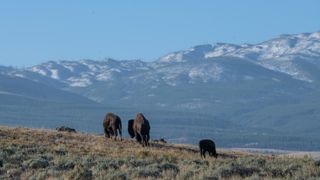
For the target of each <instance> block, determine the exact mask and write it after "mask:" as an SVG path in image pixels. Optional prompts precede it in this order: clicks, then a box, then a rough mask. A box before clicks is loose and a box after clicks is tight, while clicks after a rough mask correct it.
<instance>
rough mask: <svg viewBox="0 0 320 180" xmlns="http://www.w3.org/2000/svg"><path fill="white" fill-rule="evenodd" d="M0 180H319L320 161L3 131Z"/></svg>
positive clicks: (38, 131) (0, 133)
mask: <svg viewBox="0 0 320 180" xmlns="http://www.w3.org/2000/svg"><path fill="white" fill-rule="evenodd" d="M0 139H1V140H0V178H1V179H6V178H22V179H26V178H36V179H48V178H61V177H62V178H67V179H154V178H159V179H208V178H209V179H219V178H227V179H230V178H233V179H234V178H236V179H238V178H251V177H252V178H267V179H270V178H283V179H292V178H298V179H310V178H312V177H314V178H319V177H320V168H319V162H315V161H313V160H312V159H310V158H307V157H304V158H289V157H276V156H268V155H257V154H249V153H243V152H240V151H226V150H221V149H218V154H219V157H218V158H217V159H214V158H207V159H201V158H200V155H199V153H198V150H197V149H195V148H193V147H191V146H188V145H174V144H161V143H155V142H152V143H151V146H150V147H147V148H143V147H141V146H140V145H139V144H137V143H136V142H134V141H132V140H129V139H124V140H123V141H114V140H110V139H109V140H106V139H105V138H104V137H103V136H102V135H92V134H83V133H76V134H73V133H65V132H56V131H54V130H49V129H27V128H8V127H0Z"/></svg>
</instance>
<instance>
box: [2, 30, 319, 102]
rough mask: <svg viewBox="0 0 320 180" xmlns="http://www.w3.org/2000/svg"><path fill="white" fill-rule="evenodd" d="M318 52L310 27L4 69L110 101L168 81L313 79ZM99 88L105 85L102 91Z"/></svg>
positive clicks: (154, 93)
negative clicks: (151, 52) (138, 56)
mask: <svg viewBox="0 0 320 180" xmlns="http://www.w3.org/2000/svg"><path fill="white" fill-rule="evenodd" d="M319 58H320V32H315V33H304V34H295V35H281V36H280V37H278V38H275V39H271V40H269V41H265V42H262V43H259V44H255V45H249V44H243V45H232V44H225V43H217V44H215V45H199V46H195V47H193V48H190V49H187V50H182V51H177V52H173V53H169V54H167V55H165V56H163V57H160V58H159V59H157V60H155V61H153V62H144V61H141V60H122V61H118V60H114V59H106V60H102V61H94V60H80V61H49V62H46V63H43V64H40V65H36V66H33V67H29V68H26V69H14V70H10V71H9V73H8V74H10V75H11V76H18V77H24V78H27V79H31V80H34V81H39V82H42V83H45V84H48V85H53V86H54V87H57V88H61V89H64V90H67V91H71V92H76V93H79V94H80V95H84V96H86V97H89V98H90V99H93V100H96V101H99V102H104V101H110V97H111V99H112V98H116V97H117V98H120V99H125V100H129V99H134V97H135V96H136V94H137V93H138V92H140V93H142V92H143V93H146V94H143V93H142V94H143V95H145V96H147V97H149V98H151V97H152V98H154V97H161V96H162V95H161V93H160V94H159V91H160V90H161V89H163V88H170V87H172V88H174V87H177V88H178V87H186V86H190V87H191V88H192V87H197V86H200V85H201V86H208V87H210V86H214V85H215V84H217V83H232V82H246V83H248V82H250V83H251V84H254V83H256V82H259V81H265V82H270V83H274V82H277V83H284V82H295V83H293V84H300V83H313V82H319V81H320V60H319ZM3 72H5V71H3ZM105 89H108V90H109V91H108V92H105V93H103V92H104V91H105ZM110 92H113V94H112V93H111V94H109V93H110ZM106 94H107V95H106ZM114 94H118V95H119V96H115V95H114ZM142 94H141V95H142ZM192 96H193V95H192ZM127 103H129V102H127ZM130 103H131V102H130ZM160 104H161V106H163V105H164V104H166V103H160ZM177 106H179V105H177Z"/></svg>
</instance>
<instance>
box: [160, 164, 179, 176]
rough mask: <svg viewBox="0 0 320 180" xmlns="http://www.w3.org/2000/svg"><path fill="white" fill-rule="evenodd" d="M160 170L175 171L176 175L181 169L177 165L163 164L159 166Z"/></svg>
mask: <svg viewBox="0 0 320 180" xmlns="http://www.w3.org/2000/svg"><path fill="white" fill-rule="evenodd" d="M159 169H160V170H161V171H173V172H175V173H176V174H177V173H179V171H180V170H179V167H178V166H177V165H176V164H172V163H163V164H161V165H160V166H159Z"/></svg>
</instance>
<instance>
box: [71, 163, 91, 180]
mask: <svg viewBox="0 0 320 180" xmlns="http://www.w3.org/2000/svg"><path fill="white" fill-rule="evenodd" d="M70 179H77V180H89V179H92V171H91V170H90V169H88V168H86V167H84V166H83V165H81V164H80V165H77V166H76V167H75V168H74V169H73V170H72V172H71V175H70Z"/></svg>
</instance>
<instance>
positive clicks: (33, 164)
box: [25, 158, 49, 169]
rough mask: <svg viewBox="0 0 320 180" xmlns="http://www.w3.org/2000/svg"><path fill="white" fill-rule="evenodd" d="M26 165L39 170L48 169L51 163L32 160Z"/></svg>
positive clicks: (42, 160) (43, 160) (44, 160)
mask: <svg viewBox="0 0 320 180" xmlns="http://www.w3.org/2000/svg"><path fill="white" fill-rule="evenodd" d="M25 164H26V165H27V166H28V167H30V168H32V169H38V168H46V167H47V166H49V161H48V160H46V159H42V158H41V159H31V160H28V161H27V162H26V163H25Z"/></svg>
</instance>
